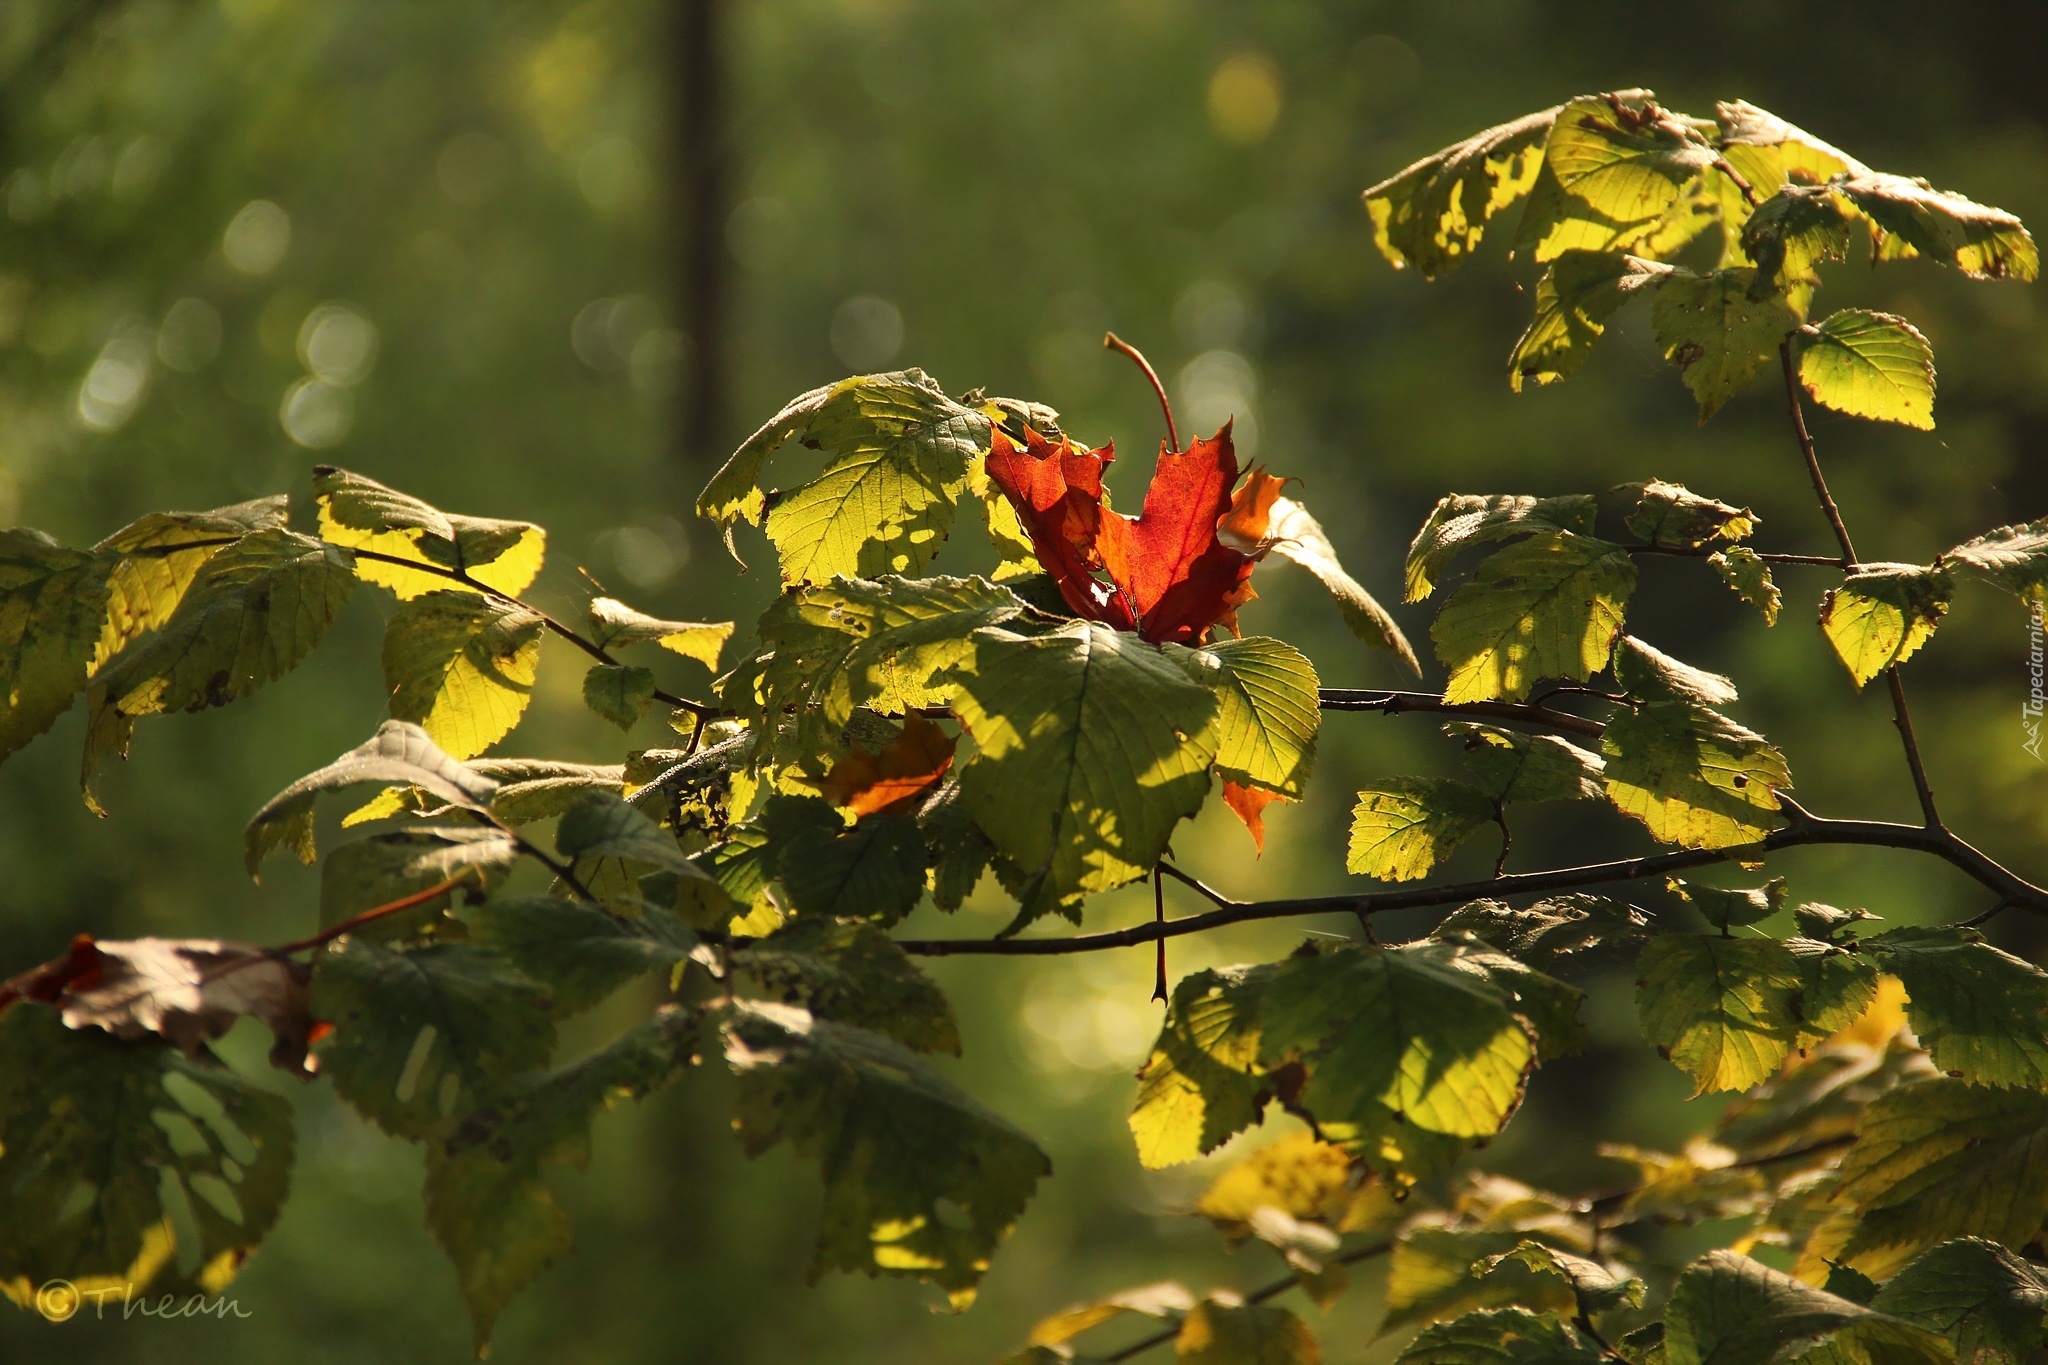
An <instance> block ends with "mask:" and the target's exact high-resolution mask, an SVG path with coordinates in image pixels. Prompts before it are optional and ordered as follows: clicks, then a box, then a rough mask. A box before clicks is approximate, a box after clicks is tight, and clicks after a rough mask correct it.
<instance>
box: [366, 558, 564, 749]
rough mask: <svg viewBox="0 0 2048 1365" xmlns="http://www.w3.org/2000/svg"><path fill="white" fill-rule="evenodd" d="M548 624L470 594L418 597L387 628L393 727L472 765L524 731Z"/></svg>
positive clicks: (520, 610)
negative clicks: (401, 724) (415, 728)
mask: <svg viewBox="0 0 2048 1365" xmlns="http://www.w3.org/2000/svg"><path fill="white" fill-rule="evenodd" d="M545 628H546V623H545V622H543V621H542V620H541V618H540V617H539V616H537V615H535V614H534V613H532V612H530V611H527V610H526V609H525V608H523V607H517V606H513V605H512V604H511V603H509V602H506V601H504V600H502V599H500V598H495V597H483V596H480V595H478V594H476V593H470V592H444V591H435V592H428V593H421V594H419V595H417V596H414V597H411V598H408V599H407V600H406V601H404V602H402V603H400V604H399V607H398V610H397V611H394V612H393V613H392V614H391V621H390V623H389V624H388V625H386V626H385V628H384V683H385V686H386V687H387V688H389V689H390V693H391V717H392V719H393V720H409V721H412V722H414V723H415V724H417V725H419V726H420V728H421V729H423V730H425V731H426V732H427V734H428V735H430V736H432V738H433V740H434V743H436V744H437V745H439V746H440V747H441V750H442V752H444V753H446V754H448V755H450V756H451V757H454V758H469V757H472V756H473V755H476V754H480V753H482V752H483V751H484V750H485V749H488V748H490V747H491V746H492V745H493V744H496V743H497V742H498V741H499V740H501V739H503V738H504V737H505V736H506V735H507V734H509V733H511V730H512V727H513V726H515V725H517V724H518V723H519V718H520V717H521V716H522V715H524V714H525V713H526V704H527V702H528V701H530V700H531V699H532V697H533V679H534V673H535V671H536V670H537V669H538V668H539V666H540V637H541V633H542V632H543V630H545Z"/></svg>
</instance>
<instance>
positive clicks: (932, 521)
mask: <svg viewBox="0 0 2048 1365" xmlns="http://www.w3.org/2000/svg"><path fill="white" fill-rule="evenodd" d="M791 440H796V441H800V442H802V443H803V444H804V445H807V446H811V447H813V448H815V449H820V450H827V451H830V452H831V458H830V460H829V461H828V462H827V464H826V466H825V472H824V473H823V474H822V475H820V476H819V477H818V478H816V479H814V480H812V481H811V482H809V483H807V484H804V485H803V486H802V487H800V488H798V489H796V490H795V491H793V492H790V493H787V494H784V495H781V496H779V497H778V498H777V499H776V500H775V502H774V505H773V508H772V510H770V507H769V499H768V496H767V494H766V492H765V490H763V489H762V488H761V486H760V482H761V473H762V470H763V468H764V467H765V466H766V464H767V462H768V457H769V456H770V455H772V454H774V453H775V451H776V450H778V449H780V448H781V447H782V446H783V445H784V444H785V443H786V442H788V441H791ZM988 442H989V420H988V418H987V416H986V415H984V414H983V413H981V412H980V411H978V410H977V409H974V408H970V407H966V406H964V405H962V404H959V403H956V402H954V401H953V400H952V399H950V398H948V397H947V396H946V395H945V392H944V391H943V390H941V389H940V388H939V386H938V385H937V384H936V383H935V382H933V381H932V380H931V379H930V378H928V377H927V376H926V375H925V373H924V371H922V370H899V371H897V372H896V373H893V374H873V375H861V376H857V377H855V378H852V379H842V380H840V381H839V382H838V383H836V384H828V385H826V386H825V387H823V388H819V389H813V390H812V391H811V392H809V393H807V394H804V395H803V396H801V397H799V398H797V399H794V400H793V401H791V403H790V404H789V406H787V407H785V408H784V409H783V410H782V411H781V412H779V413H777V414H775V416H774V417H772V418H771V419H769V421H768V422H767V424H766V425H764V426H763V427H762V428H761V429H760V430H759V431H757V432H755V433H754V434H753V435H752V436H749V437H748V438H747V439H746V441H745V442H744V443H743V444H742V445H741V446H740V448H739V449H738V450H736V451H734V452H733V455H732V458H731V459H729V460H727V461H726V463H725V467H724V468H722V469H720V470H719V471H718V473H717V475H716V476H714V477H713V478H712V480H711V482H710V483H709V484H707V485H706V486H705V488H704V491H703V493H701V494H700V495H699V496H698V498H697V512H698V514H699V515H700V516H705V517H709V518H711V519H712V520H713V521H716V522H717V523H718V524H719V525H720V526H721V527H722V528H723V529H724V531H725V538H726V547H727V548H728V549H730V548H731V547H732V528H733V526H734V525H735V523H737V522H738V521H739V520H740V519H741V518H745V519H746V520H747V521H748V522H751V523H753V524H754V525H757V526H758V525H760V523H761V519H762V514H763V513H764V512H766V513H767V521H768V538H769V539H770V540H772V541H774V542H775V545H776V548H777V549H778V550H779V551H781V555H782V579H783V581H784V582H785V583H829V582H830V581H831V580H832V579H833V578H835V577H839V576H844V577H847V578H857V577H867V578H871V577H873V576H874V575H876V574H883V573H915V572H916V571H917V570H919V569H921V568H923V567H924V566H925V565H926V564H927V563H929V562H930V561H931V557H932V556H933V555H934V554H935V553H937V551H938V548H939V544H940V542H941V541H943V540H944V539H945V538H946V535H947V533H948V532H949V531H950V530H951V529H952V526H953V513H954V504H955V502H956V501H957V500H958V498H959V496H960V493H961V491H962V489H964V488H965V487H966V483H967V474H968V468H969V465H970V463H971V462H972V460H973V459H974V457H975V456H977V455H980V454H983V453H985V451H986V450H987V447H988ZM734 557H735V558H737V554H735V556H734Z"/></svg>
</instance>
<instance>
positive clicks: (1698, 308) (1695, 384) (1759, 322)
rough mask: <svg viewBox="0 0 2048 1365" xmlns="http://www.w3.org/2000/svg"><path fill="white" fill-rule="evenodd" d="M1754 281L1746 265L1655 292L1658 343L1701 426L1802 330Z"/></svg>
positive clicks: (1682, 275)
mask: <svg viewBox="0 0 2048 1365" xmlns="http://www.w3.org/2000/svg"><path fill="white" fill-rule="evenodd" d="M1755 278H1756V272H1755V271H1753V270H1749V269H1747V268H1743V267H1736V268H1732V269H1728V270H1717V271H1715V272H1714V273H1713V274H1711V275H1695V274H1693V273H1692V272H1690V271H1685V270H1676V271H1673V272H1672V273H1671V275H1670V276H1669V277H1668V278H1667V279H1665V280H1664V281H1663V284H1662V286H1661V287H1660V288H1659V289H1658V290H1657V302H1656V304H1655V306H1654V307H1653V308H1652V309H1651V311H1650V315H1651V317H1652V319H1653V320H1654V321H1655V323H1656V327H1657V344H1658V345H1659V346H1662V347H1663V348H1664V358H1665V359H1666V360H1669V361H1671V362H1672V363H1673V364H1674V365H1677V366H1679V367H1680V368H1681V369H1683V370H1684V372H1685V386H1686V387H1687V388H1689V389H1691V390H1692V393H1693V397H1694V398H1696V399H1698V400H1699V405H1700V421H1702V422H1705V421H1706V420H1707V419H1708V418H1709V417H1712V416H1713V415H1714V413H1715V412H1716V411H1718V410H1719V409H1720V407H1721V405H1722V404H1723V403H1725V402H1727V401H1728V399H1729V398H1730V397H1732V396H1733V395H1734V393H1735V391H1736V390H1737V389H1740V388H1741V387H1742V386H1743V385H1745V384H1747V383H1748V382H1749V381H1750V380H1752V379H1754V378H1755V377H1756V373H1757V371H1758V370H1759V369H1761V368H1762V367H1763V366H1765V365H1767V364H1769V363H1771V362H1772V361H1774V360H1775V359H1776V358H1777V353H1778V343H1779V342H1780V341H1782V340H1784V338H1785V335H1786V334H1787V333H1788V332H1791V331H1793V330H1794V329H1796V328H1797V327H1798V326H1799V316H1798V314H1797V313H1795V312H1794V311H1793V309H1792V307H1791V305H1790V304H1788V303H1787V302H1786V299H1785V296H1784V295H1783V294H1778V293H1766V294H1765V295H1764V296H1763V297H1761V298H1756V297H1753V296H1752V289H1751V286H1752V284H1753V283H1754V281H1755ZM1729 538H1730V539H1734V537H1732V536H1731V537H1729Z"/></svg>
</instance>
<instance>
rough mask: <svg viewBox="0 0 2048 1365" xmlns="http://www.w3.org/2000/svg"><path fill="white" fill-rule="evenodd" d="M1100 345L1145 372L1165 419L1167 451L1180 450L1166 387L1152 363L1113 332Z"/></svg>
mask: <svg viewBox="0 0 2048 1365" xmlns="http://www.w3.org/2000/svg"><path fill="white" fill-rule="evenodd" d="M1102 344H1103V345H1104V346H1105V347H1107V348H1108V349H1110V350H1112V351H1120V352H1122V353H1123V354H1124V355H1127V356H1129V357H1130V358H1131V361H1132V363H1133V364H1135V365H1136V366H1137V367H1138V368H1139V369H1141V370H1143V371H1144V372H1145V378H1147V379H1149V380H1151V381H1152V392H1153V393H1155V394H1157V395H1158V396H1159V412H1160V415H1161V416H1163V417H1165V418H1166V444H1167V447H1168V448H1169V449H1172V450H1179V449H1180V430H1179V428H1177V427H1175V426H1174V424H1173V404H1171V403H1169V402H1167V401H1166V385H1164V384H1162V383H1160V382H1159V372H1158V371H1157V370H1155V369H1153V368H1152V362H1151V361H1149V360H1147V359H1145V353H1144V352H1143V351H1140V350H1139V349H1138V348H1137V347H1135V346H1133V345H1131V343H1130V342H1128V341H1125V340H1124V339H1123V338H1122V337H1120V336H1118V335H1117V334H1116V333H1115V332H1104V333H1103V334H1102Z"/></svg>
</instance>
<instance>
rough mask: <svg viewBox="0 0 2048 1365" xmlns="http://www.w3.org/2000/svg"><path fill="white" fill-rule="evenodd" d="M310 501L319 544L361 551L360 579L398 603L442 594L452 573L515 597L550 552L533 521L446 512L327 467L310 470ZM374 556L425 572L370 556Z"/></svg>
mask: <svg viewBox="0 0 2048 1365" xmlns="http://www.w3.org/2000/svg"><path fill="white" fill-rule="evenodd" d="M313 496H314V498H315V500H316V501H317V502H318V503H319V507H320V535H321V536H322V538H324V539H326V540H328V541H330V542H331V543H333V544H336V545H346V546H348V547H350V548H351V549H360V550H364V551H366V552H367V554H366V555H365V556H364V557H363V558H362V560H361V561H360V562H359V563H358V565H357V567H356V572H357V574H358V575H359V576H360V577H361V578H362V579H363V581H364V582H366V583H375V584H378V585H379V586H381V587H386V588H389V589H391V591H392V592H394V593H396V594H397V595H398V596H399V597H400V598H413V597H418V596H419V595H420V594H421V593H428V592H434V591H437V590H439V589H443V588H446V587H448V586H449V584H450V582H451V581H453V580H452V579H451V578H450V575H451V574H462V575H465V576H467V577H468V578H469V579H471V580H473V581H474V582H476V583H480V584H482V585H483V586H484V587H486V588H489V589H491V590H493V591H495V592H501V593H504V594H506V595H507V596H510V597H516V596H518V595H519V594H520V593H522V592H524V591H526V589H527V586H528V585H529V584H531V583H532V582H533V580H534V576H535V575H536V574H538V573H539V572H540V566H541V560H542V559H543V557H544V556H545V555H546V553H547V532H545V531H543V530H542V529H541V528H540V527H538V526H535V525H533V524H532V523H530V522H524V521H497V520H493V519H491V518H488V517H465V516H458V515H456V514H455V513H452V512H443V511H441V510H439V509H438V508H435V507H431V506H429V505H428V504H426V503H424V502H421V501H420V500H419V499H418V498H415V497H412V496H411V495H409V494H406V493H401V492H399V491H398V490H396V489H393V488H386V487H385V486H384V485H383V484H381V483H378V482H377V481H376V480H375V479H366V478H364V477H363V476H362V475H360V474H351V473H349V472H348V471H347V470H345V469H336V468H335V467H334V466H332V465H320V466H318V467H316V468H315V469H314V470H313ZM377 555H383V556H390V557H392V558H395V559H399V560H402V561H406V562H407V563H413V564H419V565H421V566H423V567H421V568H418V569H411V568H407V567H405V565H404V564H391V563H386V562H383V561H381V560H379V559H375V558H372V557H371V556H377ZM437 570H438V572H437Z"/></svg>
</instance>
